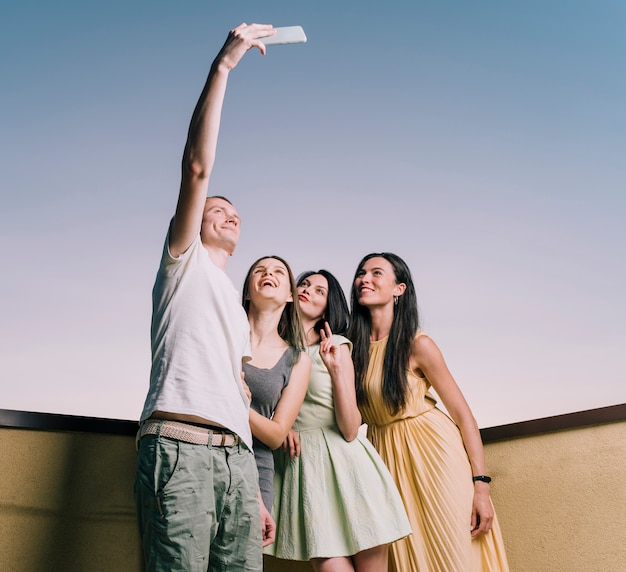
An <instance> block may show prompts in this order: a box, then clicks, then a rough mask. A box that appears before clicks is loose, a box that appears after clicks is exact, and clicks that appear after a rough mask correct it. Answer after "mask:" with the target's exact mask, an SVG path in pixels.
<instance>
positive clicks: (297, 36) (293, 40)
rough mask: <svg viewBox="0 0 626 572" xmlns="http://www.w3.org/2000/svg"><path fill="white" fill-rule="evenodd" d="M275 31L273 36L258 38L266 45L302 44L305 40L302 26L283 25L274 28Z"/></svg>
mask: <svg viewBox="0 0 626 572" xmlns="http://www.w3.org/2000/svg"><path fill="white" fill-rule="evenodd" d="M274 29H275V30H276V33H275V34H274V35H273V36H266V37H264V38H259V40H261V42H263V43H264V44H265V45H266V46H276V45H279V44H303V43H304V42H306V35H305V34H304V30H303V29H302V26H284V27H282V28H274Z"/></svg>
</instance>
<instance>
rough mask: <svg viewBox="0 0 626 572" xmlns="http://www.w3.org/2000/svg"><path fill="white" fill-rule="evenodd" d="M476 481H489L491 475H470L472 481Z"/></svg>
mask: <svg viewBox="0 0 626 572" xmlns="http://www.w3.org/2000/svg"><path fill="white" fill-rule="evenodd" d="M476 481H482V482H483V483H490V482H491V477H488V476H487V475H475V476H473V477H472V482H474V483H475V482H476Z"/></svg>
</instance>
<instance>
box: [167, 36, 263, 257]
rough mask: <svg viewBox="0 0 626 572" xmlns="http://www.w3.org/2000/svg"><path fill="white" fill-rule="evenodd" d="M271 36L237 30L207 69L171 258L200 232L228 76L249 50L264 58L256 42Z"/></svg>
mask: <svg viewBox="0 0 626 572" xmlns="http://www.w3.org/2000/svg"><path fill="white" fill-rule="evenodd" d="M274 33H275V32H274V29H273V27H272V26H271V25H269V24H250V25H249V26H248V25H246V24H241V25H239V26H237V27H236V28H235V29H234V30H231V31H230V32H229V34H228V37H227V38H226V42H225V43H224V45H223V46H222V49H221V50H220V52H219V53H218V54H217V56H216V58H215V60H214V61H213V64H212V65H211V70H210V71H209V75H208V77H207V80H206V83H205V85H204V89H203V90H202V93H201V94H200V98H199V99H198V103H197V104H196V107H195V109H194V112H193V115H192V117H191V123H190V125H189V132H188V134H187V143H186V144H185V151H184V153H183V159H182V166H181V170H182V175H181V184H180V193H179V196H178V204H177V206H176V214H175V215H174V223H173V226H172V229H171V231H170V239H169V247H170V252H171V253H172V255H173V256H175V257H177V256H179V255H180V254H182V253H183V252H185V251H186V250H187V248H189V246H190V245H191V243H192V242H193V241H194V239H195V238H196V236H197V235H198V233H199V232H200V227H201V225H202V217H203V213H204V207H205V203H206V195H207V190H208V187H209V178H210V176H211V171H212V170H213V164H214V163H215V153H216V148H217V137H218V133H219V127H220V119H221V115H222V105H223V103H224V95H225V93H226V84H227V81H228V75H229V73H230V71H231V70H232V69H233V68H234V67H235V66H236V65H237V64H238V63H239V61H240V60H241V58H242V57H243V56H244V55H245V53H246V52H247V51H248V50H249V49H250V48H258V49H259V51H260V52H261V53H262V54H264V55H265V45H264V44H263V43H262V42H261V41H260V40H259V38H262V37H264V36H268V35H273V34H274Z"/></svg>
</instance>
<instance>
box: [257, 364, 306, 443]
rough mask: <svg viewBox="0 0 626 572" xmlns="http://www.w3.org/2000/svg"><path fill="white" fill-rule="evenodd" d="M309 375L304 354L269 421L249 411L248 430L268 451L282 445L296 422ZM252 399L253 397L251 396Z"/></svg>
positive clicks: (293, 370) (294, 368) (292, 371)
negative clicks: (250, 430)
mask: <svg viewBox="0 0 626 572" xmlns="http://www.w3.org/2000/svg"><path fill="white" fill-rule="evenodd" d="M310 374H311V358H310V357H309V356H308V354H306V353H305V352H302V353H301V354H300V359H299V360H298V362H297V363H296V364H295V365H294V366H293V369H292V370H291V376H290V377H289V383H288V384H287V387H285V389H283V392H282V394H281V396H280V400H279V401H278V405H277V406H276V410H275V411H274V415H273V416H272V418H271V419H268V418H267V417H264V416H263V415H261V414H260V413H257V412H256V411H254V409H250V428H251V429H252V434H253V435H254V436H255V437H256V438H257V439H258V440H259V441H261V442H262V443H264V444H265V445H267V446H268V447H269V448H270V449H278V447H280V446H281V445H282V444H283V441H284V440H285V437H287V433H289V430H290V429H291V426H292V425H293V422H294V421H295V420H296V417H297V416H298V413H299V411H300V407H302V402H303V401H304V396H305V395H306V390H307V387H308V386H309V375H310ZM253 399H254V396H253Z"/></svg>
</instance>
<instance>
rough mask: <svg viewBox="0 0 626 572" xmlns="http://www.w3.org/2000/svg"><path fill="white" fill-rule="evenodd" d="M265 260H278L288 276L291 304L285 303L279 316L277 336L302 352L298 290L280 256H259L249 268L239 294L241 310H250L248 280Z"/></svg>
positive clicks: (289, 270) (302, 337) (291, 274)
mask: <svg viewBox="0 0 626 572" xmlns="http://www.w3.org/2000/svg"><path fill="white" fill-rule="evenodd" d="M266 258H272V259H274V260H278V261H279V262H282V263H283V264H284V265H285V268H286V269H287V273H288V275H289V287H290V289H291V298H292V300H293V301H292V302H287V304H286V306H285V307H284V308H283V313H282V314H281V315H280V321H279V322H278V335H279V336H280V337H281V338H282V339H283V340H285V342H287V343H288V344H289V345H290V346H292V347H294V348H296V349H298V350H303V349H304V347H305V344H304V328H303V327H302V318H301V316H300V306H299V304H298V289H297V287H296V281H295V279H294V277H293V272H291V268H290V266H289V264H287V262H286V261H285V260H284V259H282V258H281V257H280V256H275V255H271V256H261V258H259V259H257V260H255V261H254V263H253V264H252V266H250V269H249V270H248V273H247V274H246V279H245V280H244V282H243V291H242V293H241V303H242V304H243V308H244V310H245V311H246V314H247V313H248V311H249V310H250V297H249V296H250V278H251V276H252V272H253V271H254V269H255V268H256V266H257V264H258V263H259V262H261V260H265V259H266Z"/></svg>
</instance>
